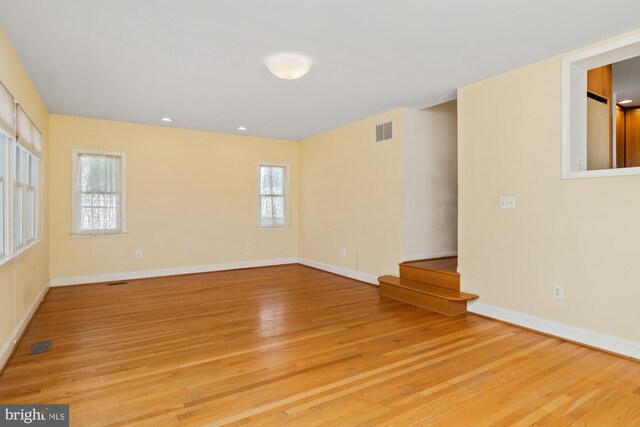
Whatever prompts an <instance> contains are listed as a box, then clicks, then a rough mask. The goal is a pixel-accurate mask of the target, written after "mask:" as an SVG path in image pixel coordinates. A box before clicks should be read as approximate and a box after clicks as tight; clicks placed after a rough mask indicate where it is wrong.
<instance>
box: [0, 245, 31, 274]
mask: <svg viewBox="0 0 640 427" xmlns="http://www.w3.org/2000/svg"><path fill="white" fill-rule="evenodd" d="M38 243H40V240H32V241H30V242H29V243H27V244H26V245H24V246H21V247H19V248H17V249H15V252H14V253H12V254H11V255H7V256H4V257H2V258H0V268H3V267H4V266H5V265H7V264H9V263H11V261H14V260H17V259H20V258H21V257H22V256H23V255H24V254H26V253H27V252H29V250H31V248H34V247H35V246H37V245H38Z"/></svg>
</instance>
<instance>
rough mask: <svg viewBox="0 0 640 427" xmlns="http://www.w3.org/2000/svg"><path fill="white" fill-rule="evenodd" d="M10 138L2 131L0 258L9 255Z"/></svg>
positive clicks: (0, 141)
mask: <svg viewBox="0 0 640 427" xmlns="http://www.w3.org/2000/svg"><path fill="white" fill-rule="evenodd" d="M7 142H8V138H7V136H6V135H5V134H4V133H1V132H0V259H2V258H4V257H5V256H6V255H7V250H6V248H7V232H6V229H7V217H8V215H7V212H6V209H7V204H8V203H7V201H8V200H7V198H8V197H7V194H8V193H9V191H8V189H7V181H8V179H7V170H8V162H7V157H8V152H7V150H8V144H7Z"/></svg>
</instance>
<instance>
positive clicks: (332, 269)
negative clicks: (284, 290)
mask: <svg viewBox="0 0 640 427" xmlns="http://www.w3.org/2000/svg"><path fill="white" fill-rule="evenodd" d="M298 264H302V265H306V266H308V267H313V268H317V269H318V270H324V271H328V272H329V273H333V274H337V275H339V276H345V277H348V278H350V279H355V280H360V281H361V282H366V283H370V284H372V285H376V286H377V285H379V283H378V278H377V277H376V276H374V275H373V274H367V273H363V272H361V271H355V270H349V269H348V268H343V267H336V266H335V265H331V264H325V263H323V262H318V261H313V260H311V259H306V258H298Z"/></svg>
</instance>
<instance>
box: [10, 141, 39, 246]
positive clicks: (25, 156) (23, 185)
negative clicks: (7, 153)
mask: <svg viewBox="0 0 640 427" xmlns="http://www.w3.org/2000/svg"><path fill="white" fill-rule="evenodd" d="M12 145H13V147H12V150H11V151H12V153H13V156H14V158H13V159H12V160H13V161H12V162H11V164H12V165H13V166H14V170H12V173H13V175H12V184H13V185H12V186H11V187H12V188H11V189H12V197H11V199H12V202H13V203H12V208H13V209H12V212H13V217H12V219H13V221H12V225H13V230H12V231H13V233H12V234H13V239H12V243H13V250H14V252H15V254H16V255H17V254H20V253H22V252H23V251H25V250H27V249H28V248H29V247H31V246H32V245H33V244H35V243H37V242H38V241H39V240H40V239H39V230H40V226H39V223H40V221H39V218H40V216H39V215H38V212H39V206H40V183H39V177H40V165H41V163H42V162H41V160H40V159H39V158H38V156H37V155H36V154H34V153H32V152H31V151H30V150H29V149H27V148H25V147H23V146H22V145H21V144H20V143H19V142H14V143H13V144H12ZM18 150H21V151H22V155H21V156H20V160H21V162H22V165H21V167H20V169H21V171H22V173H23V177H22V178H23V179H24V182H19V181H18V176H17V175H16V174H17V172H18V169H19V168H18V160H17V159H18V156H17V152H18ZM31 159H33V161H34V162H35V179H34V183H33V185H30V183H29V181H30V177H29V176H28V174H29V171H30V166H29V162H30V161H31ZM17 187H20V189H21V191H20V194H21V200H20V202H21V203H20V205H21V206H20V214H21V216H22V218H20V220H21V222H20V225H21V230H20V241H19V243H17V242H18V239H17V238H16V228H15V227H16V225H17V224H18V222H17V215H16V214H17V212H16V209H17V207H18V205H19V204H18V203H17V198H16V194H17V191H16V189H17ZM29 190H32V191H33V224H30V222H31V221H30V220H29V219H30V218H29ZM30 226H33V236H32V237H30V236H29V227H30Z"/></svg>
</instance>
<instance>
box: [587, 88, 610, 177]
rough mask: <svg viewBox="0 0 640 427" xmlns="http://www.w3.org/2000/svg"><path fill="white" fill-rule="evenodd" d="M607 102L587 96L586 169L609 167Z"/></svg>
mask: <svg viewBox="0 0 640 427" xmlns="http://www.w3.org/2000/svg"><path fill="white" fill-rule="evenodd" d="M609 115H610V112H609V103H608V102H607V101H606V100H604V101H603V100H599V99H598V100H596V99H593V98H587V170H595V169H609V168H610V167H611V149H610V147H609V145H610V144H609V141H610V138H609V126H610V124H609Z"/></svg>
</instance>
